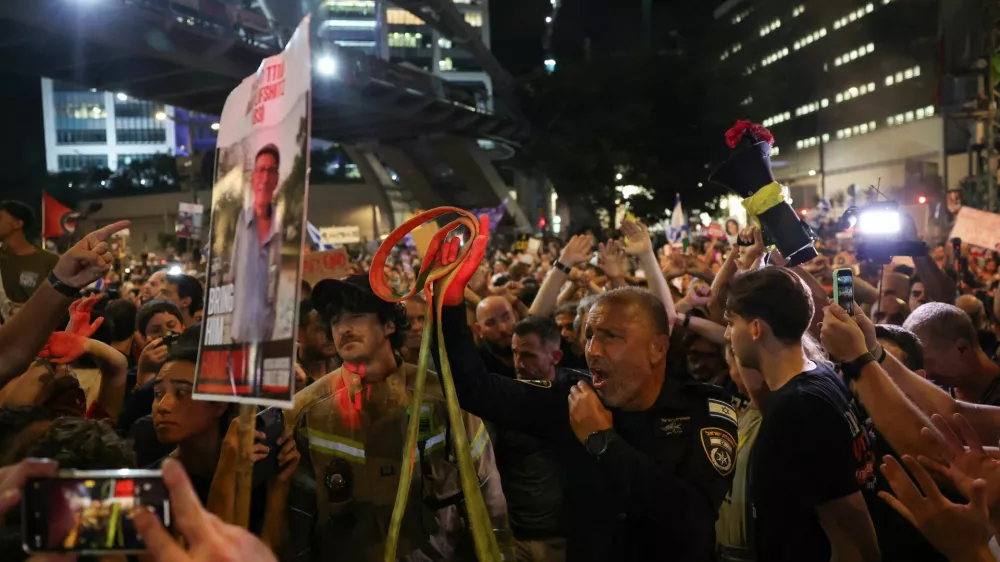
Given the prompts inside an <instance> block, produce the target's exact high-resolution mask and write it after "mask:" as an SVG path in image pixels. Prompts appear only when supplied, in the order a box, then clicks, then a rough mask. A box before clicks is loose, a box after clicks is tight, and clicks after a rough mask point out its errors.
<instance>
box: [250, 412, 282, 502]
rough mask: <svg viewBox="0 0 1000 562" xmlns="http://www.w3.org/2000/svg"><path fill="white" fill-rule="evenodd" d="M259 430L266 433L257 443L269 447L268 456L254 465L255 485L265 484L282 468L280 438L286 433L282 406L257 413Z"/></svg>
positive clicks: (256, 440)
mask: <svg viewBox="0 0 1000 562" xmlns="http://www.w3.org/2000/svg"><path fill="white" fill-rule="evenodd" d="M257 431H260V432H262V433H263V434H264V438H263V439H255V440H254V442H255V443H263V444H264V445H267V448H268V449H269V451H268V454H267V458H263V459H261V460H259V461H257V462H256V463H254V465H253V485H254V486H257V485H258V484H263V483H264V482H267V480H268V479H269V478H271V477H272V476H276V475H277V474H278V471H279V470H280V468H281V467H280V466H278V450H279V449H280V447H279V446H278V439H281V436H282V435H283V434H284V433H285V414H284V413H283V412H282V411H281V408H265V409H263V410H261V411H260V413H258V414H257Z"/></svg>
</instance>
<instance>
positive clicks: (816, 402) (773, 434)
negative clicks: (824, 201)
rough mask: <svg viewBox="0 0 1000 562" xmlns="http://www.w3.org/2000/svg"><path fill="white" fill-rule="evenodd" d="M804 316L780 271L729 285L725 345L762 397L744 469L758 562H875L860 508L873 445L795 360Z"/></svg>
mask: <svg viewBox="0 0 1000 562" xmlns="http://www.w3.org/2000/svg"><path fill="white" fill-rule="evenodd" d="M813 312H814V309H813V301H812V298H811V297H810V294H809V292H808V291H807V289H806V288H805V286H804V285H803V283H802V282H801V281H800V280H799V278H798V277H797V276H795V275H794V274H793V273H790V272H788V271H786V270H785V269H783V268H779V267H766V268H764V269H759V270H757V271H751V272H748V273H744V274H742V275H740V276H737V277H736V278H734V279H733V280H732V281H731V282H730V286H729V294H728V299H727V301H726V315H727V320H728V323H729V328H728V330H727V331H726V339H727V340H728V341H729V342H730V344H731V345H732V349H733V354H734V355H735V357H736V360H737V361H738V362H739V364H740V366H741V367H743V368H744V369H753V370H756V371H759V372H760V373H761V375H762V377H763V379H764V381H765V382H766V383H767V386H768V387H769V389H770V393H769V395H768V398H767V403H766V404H764V405H763V406H762V411H761V414H762V418H763V420H762V422H761V426H760V429H759V432H758V435H757V441H756V443H755V445H754V454H753V458H752V459H751V465H750V467H749V471H750V481H751V482H752V484H753V485H752V487H751V490H750V493H751V498H750V500H751V502H752V504H753V509H754V512H755V515H756V521H755V532H754V543H755V544H756V547H757V557H758V559H759V560H762V561H764V560H766V561H767V562H784V561H788V562H793V561H796V562H797V561H802V560H815V561H819V560H840V559H847V560H859V561H877V560H879V557H880V555H879V547H878V540H877V538H876V535H875V529H874V527H873V524H872V520H871V517H870V516H869V515H868V509H867V505H866V498H865V494H874V491H875V472H874V471H875V464H874V463H875V458H874V453H873V450H872V443H871V442H870V439H869V434H868V432H867V431H866V428H865V420H864V419H862V417H861V413H860V411H859V409H858V407H857V404H856V403H855V401H854V397H853V396H852V395H851V392H850V391H849V390H848V389H847V387H846V386H845V385H844V383H843V382H842V381H841V380H840V378H839V377H838V376H837V374H836V373H834V372H833V371H832V370H831V369H829V368H828V367H825V366H823V365H818V364H816V363H814V362H813V361H810V360H809V359H807V358H806V356H805V353H804V352H803V349H802V338H803V335H804V334H805V333H806V331H807V330H808V329H809V326H810V324H811V322H812V318H813ZM868 501H877V500H875V499H874V498H873V497H871V495H870V496H869V500H868Z"/></svg>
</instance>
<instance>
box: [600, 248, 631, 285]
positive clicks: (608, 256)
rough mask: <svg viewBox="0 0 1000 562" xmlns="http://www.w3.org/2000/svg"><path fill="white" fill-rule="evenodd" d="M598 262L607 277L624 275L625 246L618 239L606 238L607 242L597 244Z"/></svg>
mask: <svg viewBox="0 0 1000 562" xmlns="http://www.w3.org/2000/svg"><path fill="white" fill-rule="evenodd" d="M597 255H598V260H599V261H598V264H599V265H600V266H601V269H603V270H604V274H605V275H607V277H608V279H621V278H623V277H625V273H626V271H625V247H624V246H623V245H622V243H621V242H620V241H618V240H608V243H607V244H606V245H605V244H603V243H602V244H598V245H597Z"/></svg>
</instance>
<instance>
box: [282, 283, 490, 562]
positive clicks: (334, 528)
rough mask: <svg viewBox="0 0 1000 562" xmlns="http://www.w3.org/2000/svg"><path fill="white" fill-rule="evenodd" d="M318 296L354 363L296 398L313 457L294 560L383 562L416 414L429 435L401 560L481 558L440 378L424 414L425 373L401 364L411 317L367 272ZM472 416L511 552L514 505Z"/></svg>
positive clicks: (319, 289)
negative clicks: (416, 404) (417, 389)
mask: <svg viewBox="0 0 1000 562" xmlns="http://www.w3.org/2000/svg"><path fill="white" fill-rule="evenodd" d="M312 298H313V301H314V302H315V303H316V305H317V308H318V309H319V310H320V311H321V313H323V314H325V315H326V316H327V317H329V318H330V319H331V325H332V332H333V339H334V341H335V343H336V344H337V349H338V350H339V351H340V353H341V356H342V357H343V359H344V361H345V364H344V366H342V367H341V368H339V369H337V370H335V371H333V372H331V373H329V374H327V375H326V376H324V377H322V378H320V379H319V380H317V381H316V382H314V383H313V384H311V385H310V386H309V387H307V388H306V389H305V390H303V391H301V392H300V393H298V394H297V395H296V396H295V408H294V411H293V419H295V420H297V422H296V424H297V428H298V430H297V432H296V434H297V435H296V438H297V440H298V443H299V451H300V452H301V454H302V457H303V461H302V462H301V464H300V465H299V471H298V474H297V475H296V477H295V478H294V479H293V486H292V490H293V491H292V494H291V500H290V504H291V505H290V508H291V514H290V520H289V521H290V527H291V533H292V535H291V542H292V548H293V554H294V557H295V560H297V561H303V562H304V561H311V560H322V561H332V562H341V561H347V562H351V561H373V562H374V561H379V562H381V561H382V560H383V553H384V546H385V540H386V535H387V532H388V529H389V522H390V519H391V515H392V510H393V503H394V501H395V498H396V492H397V488H398V486H399V484H400V474H401V473H402V472H403V471H402V469H403V465H402V464H401V461H402V456H403V451H404V443H405V440H406V428H407V423H408V422H409V417H410V416H411V415H419V416H420V430H419V437H418V442H417V450H416V453H415V459H414V461H415V464H414V469H413V479H412V483H411V486H410V495H409V501H408V503H407V509H406V512H405V514H404V517H403V522H402V526H401V531H400V535H399V543H398V548H397V557H398V559H399V560H407V561H423V560H475V555H474V550H473V542H472V537H471V535H470V533H469V531H468V525H467V522H466V518H465V513H464V505H463V494H462V486H461V481H460V478H459V472H458V464H457V461H456V459H455V457H454V454H455V453H454V444H453V442H452V436H451V433H450V431H449V424H448V417H447V410H446V409H445V404H444V395H443V393H442V390H441V386H440V383H439V379H438V377H437V376H436V375H435V374H433V373H429V374H428V375H427V378H426V383H425V387H424V399H423V404H422V405H421V407H420V408H419V412H413V408H411V398H412V395H413V384H414V382H415V377H416V374H417V367H416V366H415V365H410V364H406V363H403V362H402V359H401V358H400V357H399V355H398V350H399V348H400V346H401V345H402V343H403V340H404V336H405V328H406V326H405V323H406V314H405V310H404V309H403V308H402V306H401V305H396V304H390V303H387V302H385V301H382V300H381V299H379V298H378V297H377V296H376V295H375V294H374V293H373V292H372V291H371V287H370V286H369V285H368V279H367V277H366V276H360V275H359V276H352V277H349V278H347V279H346V280H343V281H335V280H326V281H322V282H320V283H319V284H317V286H316V288H315V289H314V290H313V294H312ZM463 418H464V421H465V427H466V432H467V435H468V436H469V440H470V449H471V452H472V455H473V460H474V463H475V465H476V467H477V469H478V474H479V481H480V489H481V491H482V493H483V496H484V499H485V500H486V505H487V509H488V511H489V513H490V517H491V519H492V520H493V522H494V530H495V532H497V533H498V539H500V540H501V543H503V541H504V540H507V539H508V537H507V535H508V534H509V533H508V532H507V530H506V529H507V524H506V503H505V501H504V498H503V493H502V491H501V487H500V480H499V476H498V475H497V471H496V465H495V463H494V458H493V448H492V445H491V444H490V440H489V435H488V433H487V431H486V429H485V426H484V424H483V422H482V421H481V420H479V419H478V418H475V417H473V416H471V415H468V414H464V413H463ZM501 546H503V544H501Z"/></svg>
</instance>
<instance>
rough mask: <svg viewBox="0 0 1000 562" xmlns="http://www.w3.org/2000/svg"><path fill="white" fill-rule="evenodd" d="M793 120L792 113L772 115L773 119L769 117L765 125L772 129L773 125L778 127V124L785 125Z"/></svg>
mask: <svg viewBox="0 0 1000 562" xmlns="http://www.w3.org/2000/svg"><path fill="white" fill-rule="evenodd" d="M791 118H792V113H791V112H790V111H786V112H784V113H779V114H777V115H772V116H771V117H768V118H767V119H765V120H764V122H763V125H764V126H765V127H770V126H772V125H777V124H778V123H784V122H785V121H788V120H789V119H791Z"/></svg>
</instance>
